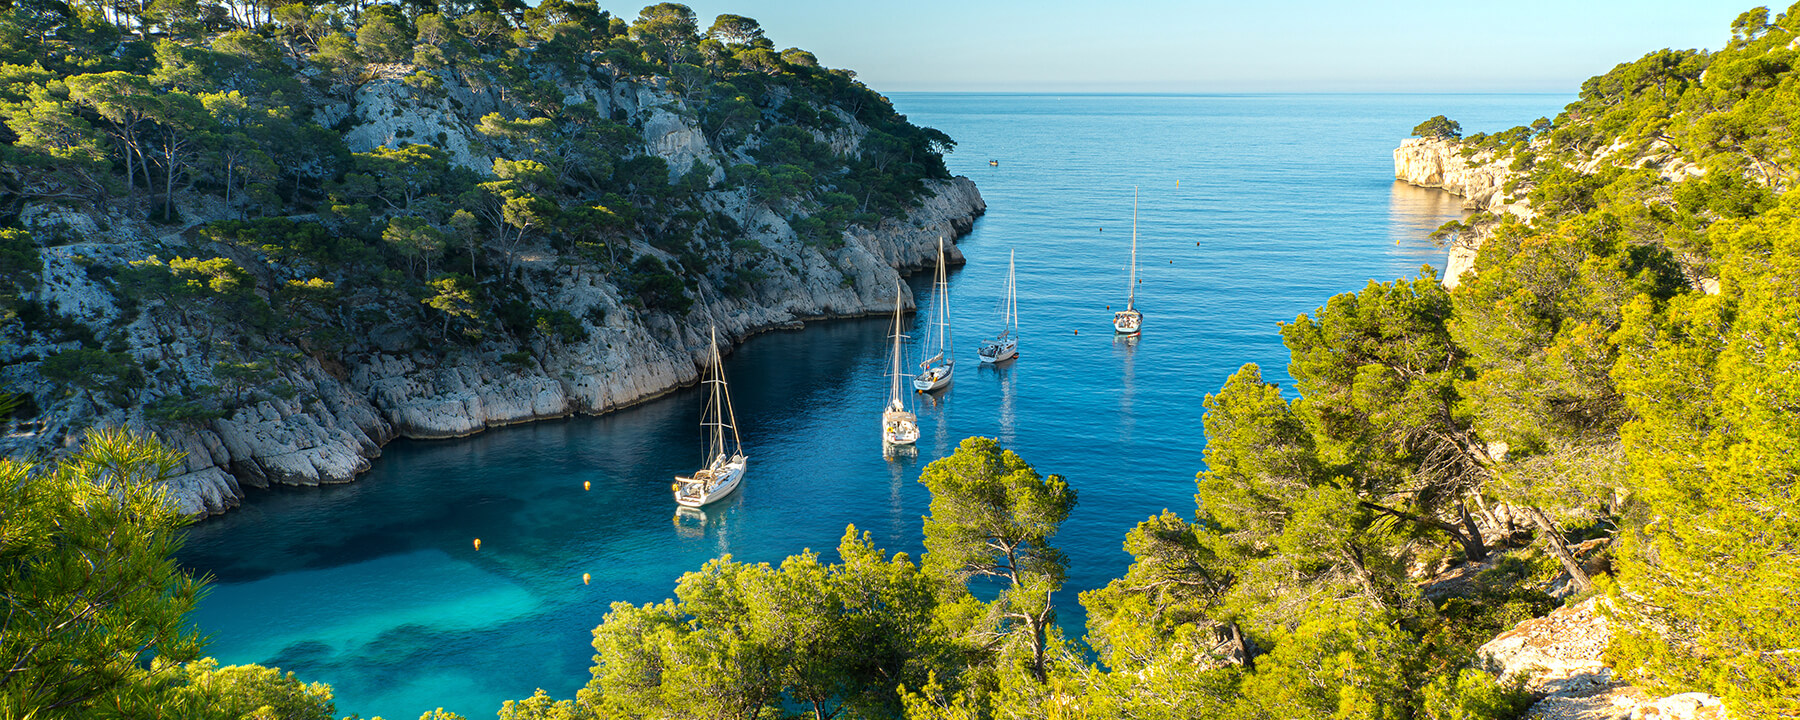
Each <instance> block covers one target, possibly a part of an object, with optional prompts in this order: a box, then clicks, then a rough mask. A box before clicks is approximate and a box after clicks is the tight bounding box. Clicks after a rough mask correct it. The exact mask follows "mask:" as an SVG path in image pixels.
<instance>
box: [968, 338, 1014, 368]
mask: <svg viewBox="0 0 1800 720" xmlns="http://www.w3.org/2000/svg"><path fill="white" fill-rule="evenodd" d="M975 356H976V357H979V358H981V361H982V362H984V363H997V362H1004V361H1007V360H1011V359H1013V358H1015V357H1018V356H1019V341H1018V340H1014V339H1012V338H1007V339H1006V340H1005V341H1004V342H992V341H989V342H988V344H986V345H983V346H981V349H980V350H976V351H975Z"/></svg>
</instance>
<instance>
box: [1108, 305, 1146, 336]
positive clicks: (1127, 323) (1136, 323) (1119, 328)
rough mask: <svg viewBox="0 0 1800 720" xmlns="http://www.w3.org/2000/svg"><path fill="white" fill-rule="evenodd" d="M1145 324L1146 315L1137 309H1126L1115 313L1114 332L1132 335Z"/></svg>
mask: <svg viewBox="0 0 1800 720" xmlns="http://www.w3.org/2000/svg"><path fill="white" fill-rule="evenodd" d="M1143 326H1144V315H1143V313H1140V312H1138V311H1136V310H1126V311H1124V312H1120V313H1117V314H1115V315H1113V332H1118V333H1124V334H1126V335H1130V334H1133V333H1136V332H1137V331H1138V330H1139V329H1140V328H1142V327H1143Z"/></svg>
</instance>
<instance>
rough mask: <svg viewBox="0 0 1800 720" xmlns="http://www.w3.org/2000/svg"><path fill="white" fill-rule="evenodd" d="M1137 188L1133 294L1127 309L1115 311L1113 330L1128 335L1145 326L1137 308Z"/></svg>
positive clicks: (1133, 220) (1135, 198) (1133, 201)
mask: <svg viewBox="0 0 1800 720" xmlns="http://www.w3.org/2000/svg"><path fill="white" fill-rule="evenodd" d="M1137 216H1138V194H1137V188H1135V187H1134V188H1132V189H1131V296H1130V298H1129V299H1127V300H1126V301H1125V309H1124V310H1120V311H1118V312H1116V313H1113V331H1114V332H1119V333H1124V334H1126V335H1133V334H1136V333H1137V331H1138V329H1139V328H1142V327H1143V326H1144V314H1143V313H1141V312H1138V310H1137Z"/></svg>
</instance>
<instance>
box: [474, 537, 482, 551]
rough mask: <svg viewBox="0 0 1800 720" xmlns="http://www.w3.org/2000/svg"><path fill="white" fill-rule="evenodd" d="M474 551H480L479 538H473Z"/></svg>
mask: <svg viewBox="0 0 1800 720" xmlns="http://www.w3.org/2000/svg"><path fill="white" fill-rule="evenodd" d="M475 551H476V552H480V551H481V538H475Z"/></svg>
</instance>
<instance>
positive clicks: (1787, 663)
mask: <svg viewBox="0 0 1800 720" xmlns="http://www.w3.org/2000/svg"><path fill="white" fill-rule="evenodd" d="M1712 234H1713V237H1714V244H1715V247H1716V248H1717V249H1718V252H1719V262H1718V268H1719V272H1720V281H1721V283H1722V285H1723V288H1722V290H1721V292H1720V293H1719V294H1717V295H1693V294H1689V295H1683V296H1681V297H1678V298H1675V299H1673V300H1671V301H1669V302H1668V303H1666V304H1659V303H1656V302H1654V301H1653V299H1652V298H1651V297H1649V296H1640V297H1639V298H1638V299H1636V300H1633V301H1632V302H1631V303H1630V304H1629V305H1628V306H1627V307H1626V308H1625V309H1624V314H1625V319H1624V322H1623V323H1622V325H1621V328H1620V330H1619V332H1618V338H1617V339H1618V342H1619V344H1620V345H1621V353H1620V358H1619V361H1618V363H1617V365H1616V367H1615V369H1614V377H1615V378H1616V379H1617V381H1618V383H1619V386H1620V390H1621V391H1622V392H1623V394H1624V396H1625V398H1626V402H1627V404H1628V405H1629V406H1630V407H1631V409H1632V410H1634V411H1635V413H1636V418H1634V419H1633V420H1632V421H1631V422H1630V423H1628V424H1626V425H1625V427H1624V429H1623V431H1622V437H1623V440H1624V445H1625V452H1626V455H1627V458H1628V460H1629V462H1630V472H1631V475H1632V480H1633V482H1634V485H1635V486H1636V487H1637V488H1638V491H1639V492H1640V493H1642V503H1643V509H1642V513H1643V515H1642V519H1641V521H1640V522H1639V523H1634V527H1633V528H1632V530H1631V531H1630V532H1628V533H1625V534H1624V536H1623V538H1622V541H1623V547H1622V548H1621V549H1620V551H1619V554H1618V556H1617V558H1618V565H1619V584H1618V588H1619V590H1618V593H1617V594H1618V596H1619V597H1621V598H1622V599H1623V600H1624V601H1623V602H1621V603H1620V606H1621V613H1620V614H1621V616H1622V617H1621V621H1622V622H1621V623H1620V625H1621V626H1622V627H1621V632H1620V635H1619V638H1618V641H1617V642H1616V643H1615V645H1614V652H1615V653H1616V660H1617V662H1618V663H1619V664H1620V666H1621V667H1622V668H1623V669H1625V670H1627V672H1628V673H1630V674H1631V676H1633V677H1634V678H1637V679H1638V680H1639V681H1640V682H1644V683H1647V684H1651V685H1653V686H1655V687H1658V688H1671V689H1678V688H1702V689H1706V690H1709V691H1711V692H1715V693H1717V694H1719V695H1721V696H1723V697H1724V698H1725V699H1726V702H1727V704H1728V705H1729V706H1730V707H1731V710H1732V712H1733V713H1734V714H1736V715H1740V716H1743V717H1751V718H1759V717H1778V716H1780V715H1781V714H1783V713H1786V712H1788V711H1789V710H1791V708H1792V707H1793V703H1794V702H1795V699H1796V698H1800V681H1797V680H1796V678H1800V659H1796V658H1795V656H1794V654H1793V653H1792V652H1791V649H1792V648H1794V647H1796V645H1800V635H1797V634H1796V627H1800V624H1797V623H1800V616H1796V615H1795V605H1794V603H1793V602H1791V599H1790V597H1789V595H1790V593H1791V592H1792V588H1793V587H1795V584H1796V583H1797V582H1800V563H1797V562H1795V560H1794V559H1793V558H1792V557H1790V556H1789V555H1788V554H1786V552H1785V550H1784V548H1788V547H1792V546H1793V545H1794V544H1795V543H1796V542H1800V515H1796V513H1795V512H1794V508H1793V505H1792V503H1791V502H1788V501H1787V498H1789V497H1791V495H1792V493H1793V492H1794V490H1795V488H1794V479H1795V478H1796V477H1800V472H1796V471H1797V470H1800V468H1796V466H1795V462H1796V458H1797V457H1800V455H1796V452H1797V451H1800V433H1796V431H1795V429H1794V427H1793V423H1792V412H1791V408H1792V407H1793V406H1794V405H1793V404H1794V403H1795V402H1796V401H1797V399H1800V386H1796V385H1795V380H1794V379H1795V377H1797V375H1796V372H1797V371H1800V365H1797V363H1800V356H1797V355H1796V351H1795V348H1794V347H1793V343H1792V342H1791V339H1792V338H1793V337H1795V336H1796V333H1800V312H1797V311H1796V308H1797V307H1800V305H1797V304H1796V300H1797V299H1800V298H1796V295H1795V289H1794V287H1793V283H1792V282H1791V279H1792V278H1794V277H1796V276H1797V275H1796V273H1800V202H1797V201H1796V200H1795V199H1794V196H1792V195H1791V194H1790V195H1789V196H1788V197H1786V198H1784V199H1783V201H1782V203H1781V205H1779V206H1777V207H1776V208H1775V209H1773V210H1772V211H1770V212H1768V213H1766V214H1764V215H1762V216H1760V217H1758V218H1756V219H1754V220H1748V221H1740V222H1730V223H1722V224H1721V227H1718V228H1715V230H1714V231H1713V233H1712ZM1659 305H1660V306H1659ZM1627 593H1629V595H1627Z"/></svg>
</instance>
